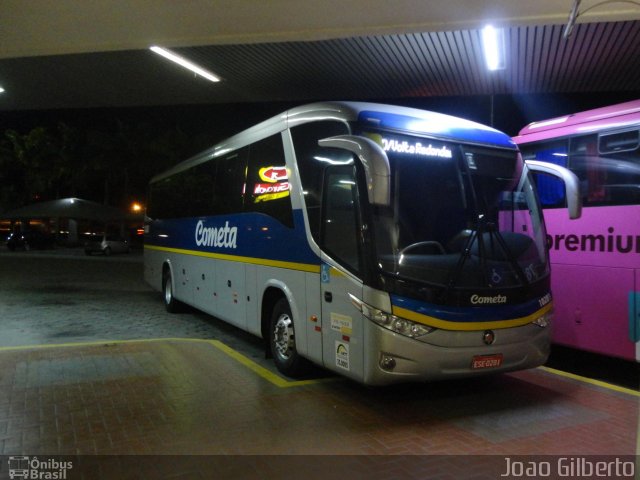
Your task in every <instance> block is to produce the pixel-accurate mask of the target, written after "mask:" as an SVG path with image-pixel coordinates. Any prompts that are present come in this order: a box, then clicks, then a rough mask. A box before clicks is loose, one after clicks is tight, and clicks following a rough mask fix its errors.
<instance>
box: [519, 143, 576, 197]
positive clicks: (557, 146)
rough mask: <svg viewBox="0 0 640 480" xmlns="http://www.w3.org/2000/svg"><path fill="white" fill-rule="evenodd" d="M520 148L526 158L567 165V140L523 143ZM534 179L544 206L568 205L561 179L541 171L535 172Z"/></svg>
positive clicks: (562, 165)
mask: <svg viewBox="0 0 640 480" xmlns="http://www.w3.org/2000/svg"><path fill="white" fill-rule="evenodd" d="M520 148H521V149H522V157H523V158H524V159H525V160H540V161H542V162H549V163H554V164H556V165H560V166H561V167H567V159H568V157H569V155H568V153H569V152H568V146H567V141H566V140H562V141H555V142H545V143H536V144H534V145H531V146H529V145H523V146H521V147H520ZM534 179H535V182H536V187H537V189H538V196H539V198H540V204H541V205H542V207H543V208H563V207H566V199H565V188H564V184H563V183H562V181H561V180H560V179H558V178H557V177H552V176H551V175H543V174H539V173H535V174H534Z"/></svg>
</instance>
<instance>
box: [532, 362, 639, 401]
mask: <svg viewBox="0 0 640 480" xmlns="http://www.w3.org/2000/svg"><path fill="white" fill-rule="evenodd" d="M538 369H540V370H542V371H543V372H548V373H552V374H554V375H558V376H560V377H565V378H570V379H572V380H577V381H579V382H582V383H587V384H589V385H595V386H596V387H602V388H606V389H607V390H612V391H614V392H619V393H625V394H627V395H632V396H634V397H640V392H639V391H637V390H633V389H631V388H626V387H619V386H618V385H613V384H611V383H607V382H603V381H602V380H595V379H593V378H589V377H583V376H581V375H576V374H575V373H569V372H563V371H562V370H556V369H555V368H550V367H538Z"/></svg>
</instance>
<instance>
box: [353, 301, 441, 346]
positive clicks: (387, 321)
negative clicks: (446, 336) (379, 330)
mask: <svg viewBox="0 0 640 480" xmlns="http://www.w3.org/2000/svg"><path fill="white" fill-rule="evenodd" d="M349 298H350V299H351V303H352V304H353V305H354V306H355V307H356V308H357V309H358V310H360V311H361V312H362V314H363V315H364V316H365V317H367V318H368V319H369V320H371V321H373V322H375V323H377V324H378V325H380V326H381V327H384V328H386V329H388V330H391V331H392V332H395V333H399V334H400V335H404V336H405V337H410V338H416V337H421V336H422V335H426V334H428V333H431V332H433V330H435V329H434V328H432V327H428V326H427V325H422V324H421V323H416V322H412V321H411V320H407V319H406V318H401V317H397V316H395V315H393V314H391V313H388V312H384V311H382V310H380V309H378V308H374V307H372V306H371V305H368V304H366V303H364V302H363V301H362V300H360V299H359V298H356V297H354V296H353V295H351V294H349Z"/></svg>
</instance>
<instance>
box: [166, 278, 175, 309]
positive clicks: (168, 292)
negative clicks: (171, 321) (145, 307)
mask: <svg viewBox="0 0 640 480" xmlns="http://www.w3.org/2000/svg"><path fill="white" fill-rule="evenodd" d="M172 299H173V293H172V292H171V277H168V278H167V280H166V281H165V282H164V303H166V304H167V305H169V304H171V300H172Z"/></svg>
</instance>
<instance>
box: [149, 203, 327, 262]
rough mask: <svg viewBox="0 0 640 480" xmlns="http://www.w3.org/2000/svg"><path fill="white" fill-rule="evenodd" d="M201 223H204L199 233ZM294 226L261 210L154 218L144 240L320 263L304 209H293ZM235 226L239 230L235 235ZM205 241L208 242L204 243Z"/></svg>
mask: <svg viewBox="0 0 640 480" xmlns="http://www.w3.org/2000/svg"><path fill="white" fill-rule="evenodd" d="M199 222H202V224H201V227H200V232H199V233H198V232H197V230H196V229H197V227H198V223H199ZM294 225H296V228H294V229H290V228H288V227H286V226H284V225H283V224H281V223H280V222H278V221H277V220H274V219H273V218H272V217H270V216H268V215H263V214H260V213H242V214H236V215H219V216H215V217H199V218H181V219H171V220H155V221H154V222H153V223H152V224H151V225H150V226H149V232H148V233H147V234H146V235H145V243H146V244H148V245H153V246H155V247H160V248H162V247H164V248H173V249H180V250H189V251H193V252H202V253H214V254H222V255H234V256H238V257H253V258H262V259H267V260H275V261H283V262H292V263H301V264H316V265H319V264H320V259H319V258H318V256H317V255H316V254H315V253H314V252H313V251H312V250H311V247H310V246H309V243H308V241H307V237H306V234H305V232H304V228H302V225H303V215H302V211H301V210H294ZM225 227H227V228H226V230H227V231H226V232H225V231H224V229H225ZM233 228H235V229H236V231H235V235H233V236H232V235H231V233H232V232H231V229H233ZM220 229H222V230H223V231H222V233H220V238H219V239H218V238H217V236H216V238H213V237H214V236H213V233H214V232H220ZM198 240H200V243H201V244H200V245H198V242H197V241H198ZM202 240H208V241H205V242H204V244H202ZM218 240H220V241H218ZM232 241H233V244H232Z"/></svg>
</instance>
